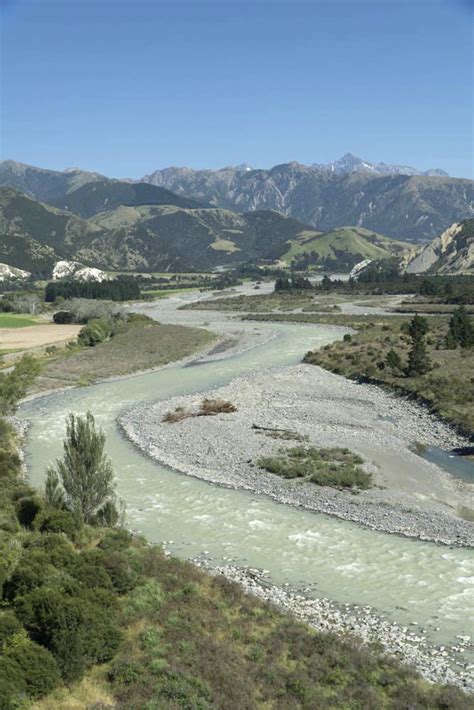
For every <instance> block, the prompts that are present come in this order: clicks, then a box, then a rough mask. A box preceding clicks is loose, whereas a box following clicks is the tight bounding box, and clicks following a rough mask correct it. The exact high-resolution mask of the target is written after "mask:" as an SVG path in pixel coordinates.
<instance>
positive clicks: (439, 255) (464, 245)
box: [403, 219, 474, 274]
mask: <svg viewBox="0 0 474 710" xmlns="http://www.w3.org/2000/svg"><path fill="white" fill-rule="evenodd" d="M403 264H404V267H405V271H407V272H408V273H412V274H416V273H425V272H430V273H437V274H464V273H473V272H474V219H467V220H464V221H463V222H459V223H454V224H452V225H451V226H450V227H449V228H448V229H446V231H444V232H443V233H442V234H441V235H440V236H439V237H436V238H435V239H433V241H432V242H430V243H429V244H427V245H426V246H424V247H421V248H418V249H416V250H415V251H413V252H412V253H411V254H410V255H409V256H408V258H407V259H405V260H404V261H403Z"/></svg>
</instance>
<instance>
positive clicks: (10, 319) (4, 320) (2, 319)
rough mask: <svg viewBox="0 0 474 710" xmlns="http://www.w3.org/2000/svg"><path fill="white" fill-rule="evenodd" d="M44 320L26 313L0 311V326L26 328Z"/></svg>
mask: <svg viewBox="0 0 474 710" xmlns="http://www.w3.org/2000/svg"><path fill="white" fill-rule="evenodd" d="M43 322H44V321H41V320H40V319H39V318H35V317H34V316H31V315H29V314H26V313H25V314H24V313H0V328H26V327H28V326H30V325H41V323H43Z"/></svg>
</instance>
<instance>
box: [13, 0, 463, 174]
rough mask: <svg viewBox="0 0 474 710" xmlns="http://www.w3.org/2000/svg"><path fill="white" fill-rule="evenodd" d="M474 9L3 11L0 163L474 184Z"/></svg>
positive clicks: (413, 2)
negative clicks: (404, 177) (363, 169)
mask: <svg viewBox="0 0 474 710" xmlns="http://www.w3.org/2000/svg"><path fill="white" fill-rule="evenodd" d="M473 1H474V0H253V1H252V2H235V1H234V0H215V1H213V2H208V1H201V0H192V1H191V0H173V2H168V1H166V0H163V1H161V0H130V1H127V0H56V1H55V2H51V0H0V6H1V8H2V10H1V18H0V19H1V49H2V58H1V92H0V98H1V103H2V115H3V120H2V124H1V126H0V138H1V145H0V156H1V158H2V159H13V160H18V161H21V162H25V163H30V164H32V165H38V166H41V167H44V168H52V169H55V170H63V169H65V168H67V167H71V166H79V167H81V168H83V169H88V170H97V171H99V172H101V173H104V174H106V175H109V176H113V177H132V178H139V177H141V176H143V175H144V174H146V173H150V172H152V171H153V170H156V169H158V168H164V167H167V166H170V165H180V166H183V165H186V166H189V167H192V168H220V167H223V166H226V165H237V164H240V163H242V162H246V163H249V164H250V165H252V166H254V167H262V168H265V167H271V166H273V165H276V164H279V163H285V162H289V161H292V160H296V161H298V162H301V163H305V164H311V163H314V162H318V163H321V162H329V161H331V160H334V159H336V158H339V157H341V155H343V154H344V153H346V152H352V153H355V154H356V155H359V156H361V157H362V158H365V159H367V160H370V161H372V162H377V161H385V162H392V163H400V164H408V165H414V166H416V167H418V168H420V169H423V170H425V169H427V168H430V167H440V168H443V169H445V170H447V171H448V172H449V173H450V174H451V175H454V176H461V177H472V176H473V172H474V169H473V127H472V118H473V114H472V95H473V74H472V71H473V69H472V59H473V56H472V49H473V35H472V27H473V25H472V19H473V16H472V13H471V10H472V6H473Z"/></svg>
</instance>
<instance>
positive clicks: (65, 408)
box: [20, 299, 474, 644]
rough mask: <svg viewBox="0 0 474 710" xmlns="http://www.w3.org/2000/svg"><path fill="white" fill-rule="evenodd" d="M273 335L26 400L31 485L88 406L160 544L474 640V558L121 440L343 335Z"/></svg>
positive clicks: (168, 307)
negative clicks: (294, 504) (188, 398)
mask: <svg viewBox="0 0 474 710" xmlns="http://www.w3.org/2000/svg"><path fill="white" fill-rule="evenodd" d="M147 312H148V311H147ZM150 312H151V311H150ZM153 312H154V315H156V317H157V318H158V319H159V320H161V321H165V320H168V321H169V320H173V321H178V320H179V321H180V322H192V323H199V322H201V323H202V322H203V321H204V320H206V321H207V320H213V321H214V323H211V326H210V327H212V326H213V325H214V327H216V326H219V329H220V330H227V331H228V330H237V329H242V328H245V329H247V330H251V329H252V328H253V327H254V324H251V323H240V322H237V321H234V322H229V321H223V320H222V316H221V315H219V314H216V313H214V314H211V313H202V312H198V311H184V312H183V311H181V312H176V311H175V300H174V299H173V300H171V299H170V300H169V301H166V302H163V303H162V304H159V305H158V306H157V307H156V308H155V309H154V310H153ZM265 329H267V330H272V331H277V332H278V337H277V338H275V339H273V340H271V341H270V342H268V343H267V344H265V345H261V346H259V347H258V348H255V349H253V350H250V351H248V352H247V353H243V354H240V355H236V356H233V357H229V358H227V359H224V360H221V361H216V362H208V363H205V364H202V365H200V366H199V367H185V366H175V367H171V368H168V369H165V370H161V371H159V372H155V373H149V374H146V375H141V376H137V377H133V378H129V379H124V380H119V381H114V382H106V383H102V384H99V385H95V386H92V387H86V388H82V389H78V390H70V391H67V392H63V393H59V394H52V395H49V396H47V397H43V398H41V399H37V400H34V401H31V402H26V403H25V404H23V405H22V407H21V410H20V414H21V415H22V416H23V417H25V418H27V419H28V420H29V421H30V423H31V427H30V429H29V432H28V437H27V464H28V470H29V475H30V478H31V480H32V482H33V483H34V484H36V485H41V483H42V481H43V479H44V475H45V471H46V467H47V465H48V464H49V463H51V462H52V461H53V460H54V458H55V457H57V456H59V455H60V454H61V445H62V439H63V435H64V426H65V425H64V420H65V416H66V414H67V413H68V412H70V411H74V412H85V411H86V410H88V409H89V410H90V411H92V412H93V413H94V415H95V416H96V418H97V420H98V422H99V424H100V425H101V426H102V427H103V428H104V430H105V432H106V434H107V452H108V454H109V455H110V457H111V458H112V461H113V463H114V467H115V471H116V475H117V479H118V490H119V494H120V495H121V497H122V498H124V500H125V501H126V503H127V515H128V522H129V524H130V526H131V527H133V528H134V529H136V530H140V531H142V532H143V533H144V534H145V535H146V536H147V537H148V538H149V539H150V540H152V541H156V542H158V541H168V543H169V544H168V548H169V549H170V550H171V551H172V552H173V553H175V554H177V555H178V556H180V557H186V558H187V557H193V556H197V555H201V554H204V553H206V556H207V557H209V558H210V559H211V563H212V564H221V563H222V562H223V561H227V562H229V561H230V560H232V562H233V563H234V564H241V565H249V566H252V567H260V568H264V569H267V570H269V571H270V577H271V580H272V581H273V582H275V583H277V584H282V583H285V582H289V583H290V585H291V586H292V587H293V588H308V587H309V588H310V589H311V592H310V594H311V595H312V596H327V597H329V598H331V599H333V600H335V601H337V602H350V603H354V604H370V605H371V606H372V607H374V608H375V610H376V611H378V613H379V614H380V615H385V616H387V617H389V618H390V619H393V620H395V621H397V622H399V623H401V624H405V625H406V624H409V623H410V622H411V621H416V622H418V624H419V625H420V626H425V627H426V630H427V637H428V638H430V639H432V640H434V641H436V642H440V643H444V644H447V643H450V642H453V641H454V638H455V636H456V635H457V634H466V633H467V634H470V635H472V629H473V627H474V617H473V615H472V614H473V608H474V605H473V600H474V596H473V592H474V554H473V552H472V550H466V549H456V548H454V549H450V548H447V547H444V546H437V545H434V544H430V543H425V542H418V541H414V540H409V539H406V538H402V537H397V536H392V535H387V534H383V533H379V532H374V531H370V530H368V529H365V528H363V527H360V526H357V525H354V524H351V523H348V522H344V521H340V520H337V519H335V518H330V517H327V516H324V515H321V514H316V513H310V512H306V511H302V510H298V509H295V508H291V507H289V506H284V505H279V504H277V503H275V502H273V501H271V500H270V499H267V498H265V497H263V496H257V495H254V494H251V493H248V492H243V491H235V490H227V489H223V488H218V487H215V486H211V485H210V484H208V483H205V482H203V481H199V480H197V479H193V478H189V477H186V476H182V475H180V474H178V473H176V472H174V471H171V470H169V469H166V468H164V467H162V466H160V465H158V464H156V463H154V462H153V461H151V460H149V459H147V458H146V457H144V456H142V455H141V454H140V453H139V452H138V451H137V450H135V449H134V448H133V447H132V446H131V444H129V442H128V441H126V440H124V439H123V438H122V437H121V435H120V433H119V431H118V429H117V426H116V418H117V416H118V414H119V413H120V412H121V411H122V410H123V409H125V408H129V407H131V406H133V405H134V404H136V403H137V402H141V401H155V400H158V399H167V398H168V397H172V396H176V395H181V394H187V393H191V392H197V391H201V390H205V389H209V388H210V387H218V386H221V385H222V384H225V383H227V382H229V381H230V380H231V379H233V378H235V377H236V376H239V375H242V374H245V373H246V372H252V371H255V370H256V369H259V368H262V367H264V368H273V367H278V366H282V365H288V364H293V363H296V362H299V361H300V360H301V357H302V355H303V354H304V353H305V352H306V351H307V350H308V349H310V348H312V347H316V346H317V345H321V344H324V343H326V342H329V341H330V340H333V339H334V338H335V337H341V334H342V333H341V331H340V330H334V329H332V328H329V327H325V326H306V325H305V326H303V325H284V324H278V325H276V324H271V325H267V324H259V330H265ZM229 445H231V442H229ZM170 541H171V542H170ZM436 627H439V631H436V630H435V629H436Z"/></svg>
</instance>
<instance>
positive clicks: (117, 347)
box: [37, 314, 216, 389]
mask: <svg viewBox="0 0 474 710" xmlns="http://www.w3.org/2000/svg"><path fill="white" fill-rule="evenodd" d="M112 326H113V327H111V322H110V320H108V319H106V321H104V319H97V320H95V319H93V320H92V321H90V322H89V324H88V325H87V326H85V329H84V331H83V332H82V335H81V341H82V343H84V344H85V345H94V347H83V346H82V345H81V344H72V345H71V347H70V348H69V349H68V350H67V351H65V352H60V353H56V354H54V353H53V355H52V356H51V357H50V358H49V359H48V361H47V362H46V364H45V366H44V368H43V371H42V375H41V377H40V378H39V380H38V383H37V384H38V389H50V388H52V387H63V386H65V385H79V384H88V383H91V382H95V381H97V380H99V379H101V378H105V377H112V376H120V375H127V374H130V373H132V372H137V371H141V370H148V369H150V368H154V367H160V366H161V365H166V364H168V363H169V362H173V361H175V360H180V359H181V358H185V357H188V356H189V355H192V354H193V353H194V352H196V351H198V350H200V349H202V348H204V347H205V346H206V345H207V344H211V343H212V342H213V341H214V340H215V337H216V336H215V335H214V334H213V333H210V332H209V331H207V330H204V329H203V328H190V327H186V326H181V325H161V324H160V323H157V322H156V321H154V320H152V319H150V318H147V317H146V316H142V315H135V314H132V315H130V316H129V317H128V318H127V319H116V318H113V319H112ZM61 327H64V326H61ZM112 331H113V332H112Z"/></svg>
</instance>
